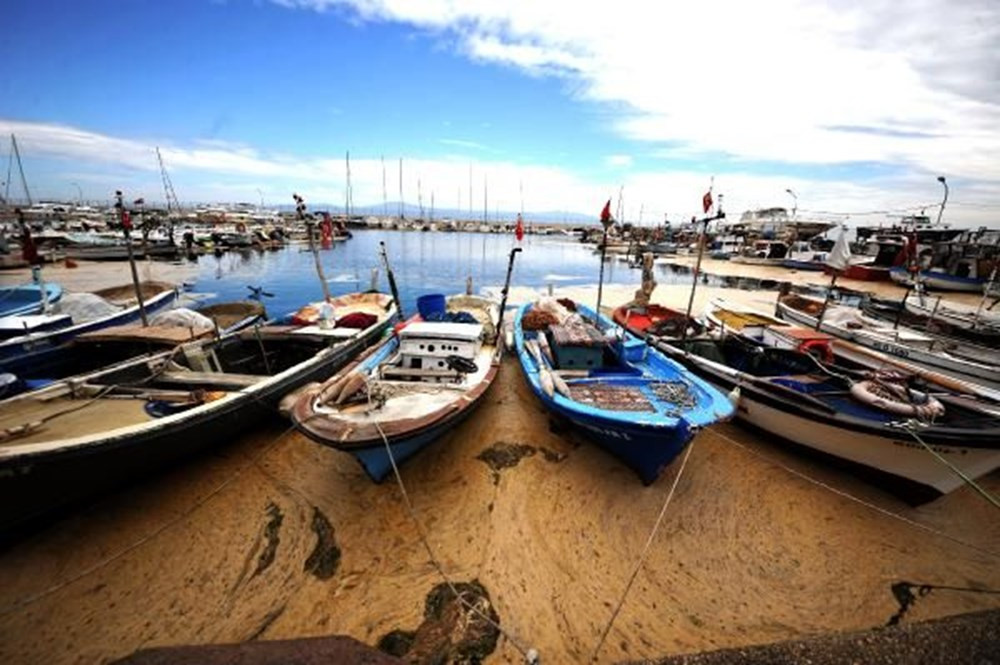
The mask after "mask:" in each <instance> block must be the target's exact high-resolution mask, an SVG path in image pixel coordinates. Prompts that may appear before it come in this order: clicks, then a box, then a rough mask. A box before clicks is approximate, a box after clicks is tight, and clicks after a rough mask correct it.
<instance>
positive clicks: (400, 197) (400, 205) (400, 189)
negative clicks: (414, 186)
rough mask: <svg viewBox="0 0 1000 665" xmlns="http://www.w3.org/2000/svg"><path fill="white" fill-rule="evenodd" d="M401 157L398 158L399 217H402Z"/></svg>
mask: <svg viewBox="0 0 1000 665" xmlns="http://www.w3.org/2000/svg"><path fill="white" fill-rule="evenodd" d="M403 205H404V204H403V158H402V157H400V158H399V219H400V220H402V219H403V212H404V210H403Z"/></svg>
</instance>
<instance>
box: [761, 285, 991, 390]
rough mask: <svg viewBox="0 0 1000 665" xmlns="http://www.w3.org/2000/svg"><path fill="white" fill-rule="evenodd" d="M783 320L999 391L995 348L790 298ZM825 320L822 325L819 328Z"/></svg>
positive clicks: (782, 301) (783, 304) (783, 303)
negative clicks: (892, 324)
mask: <svg viewBox="0 0 1000 665" xmlns="http://www.w3.org/2000/svg"><path fill="white" fill-rule="evenodd" d="M777 312H778V316H780V317H781V318H783V319H786V320H788V321H794V322H796V323H799V324H801V325H803V326H806V327H809V328H817V327H818V328H819V330H821V331H824V332H827V333H830V334H831V335H834V336H836V337H839V338H841V339H845V340H848V341H851V342H854V343H856V344H859V345H861V346H866V347H869V348H873V349H876V350H878V351H882V352H884V353H888V354H890V355H894V356H898V357H900V358H904V359H907V360H909V361H911V362H914V363H917V364H920V365H924V366H926V367H929V368H932V369H934V370H936V371H939V372H943V373H945V374H948V375H950V376H954V377H956V378H959V379H962V380H965V381H971V382H974V383H979V384H981V385H984V386H986V387H989V388H993V389H997V388H1000V356H998V354H997V352H996V351H995V350H993V349H990V348H987V347H983V346H979V345H976V344H971V343H968V342H958V341H955V340H951V339H944V338H940V337H935V336H933V335H929V334H926V333H924V332H921V331H917V330H913V329H911V328H905V327H901V326H900V327H896V326H891V325H887V324H886V323H885V322H880V321H878V320H875V319H871V318H869V317H867V316H865V315H864V314H863V313H862V312H861V311H860V310H858V309H857V308H854V307H847V306H844V305H837V304H828V303H824V302H823V301H822V300H817V299H815V298H809V297H807V296H800V295H795V294H788V295H784V296H780V297H779V298H778V305H777ZM821 316H822V325H819V324H818V323H817V321H818V319H819V318H820V317H821Z"/></svg>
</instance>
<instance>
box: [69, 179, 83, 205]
mask: <svg viewBox="0 0 1000 665" xmlns="http://www.w3.org/2000/svg"><path fill="white" fill-rule="evenodd" d="M70 184H71V185H73V186H74V187H76V196H77V198H76V204H77V205H78V206H82V205H83V190H82V189H80V184H79V183H76V182H71V183H70Z"/></svg>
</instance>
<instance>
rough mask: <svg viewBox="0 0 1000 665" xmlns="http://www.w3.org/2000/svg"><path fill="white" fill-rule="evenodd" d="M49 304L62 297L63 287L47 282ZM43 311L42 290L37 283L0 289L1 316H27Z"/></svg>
mask: <svg viewBox="0 0 1000 665" xmlns="http://www.w3.org/2000/svg"><path fill="white" fill-rule="evenodd" d="M45 291H46V293H47V295H48V300H49V304H52V303H55V302H57V301H58V300H59V299H60V298H61V297H62V287H61V286H59V285H58V284H51V283H48V282H46V284H45ZM41 311H42V290H41V289H40V288H39V287H38V285H37V284H29V285H27V286H13V287H9V288H5V289H0V316H25V315H28V314H38V313H39V312H41Z"/></svg>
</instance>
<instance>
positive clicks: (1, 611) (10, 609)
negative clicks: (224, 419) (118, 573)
mask: <svg viewBox="0 0 1000 665" xmlns="http://www.w3.org/2000/svg"><path fill="white" fill-rule="evenodd" d="M294 430H295V427H294V426H290V427H288V428H286V429H285V430H284V431H282V432H281V434H279V435H278V436H277V437H275V438H274V440H273V441H271V442H270V443H268V444H267V445H266V446H264V447H263V448H262V449H261V450H260V452H259V453H257V454H256V455H254V456H252V457H251V458H250V461H249V462H247V463H246V464H244V465H243V466H241V467H240V468H239V469H237V470H236V472H235V473H233V474H232V475H231V476H229V477H228V478H226V479H225V480H223V481H222V482H221V483H219V484H218V485H216V486H215V488H214V489H212V490H211V491H210V492H209V493H208V494H206V495H205V496H203V497H201V498H200V499H198V500H197V501H195V502H194V503H193V504H192V505H191V507H190V508H188V509H187V510H185V511H183V512H182V513H180V514H179V515H177V516H176V517H174V518H173V519H171V520H167V521H166V522H164V523H163V524H161V525H160V526H159V527H157V528H156V529H154V530H153V531H151V532H149V533H148V534H146V535H145V536H143V537H142V538H139V539H138V540H136V541H135V542H133V543H132V544H130V545H127V546H125V547H123V548H122V549H120V550H118V551H117V552H115V553H114V554H112V555H111V556H109V557H106V558H104V559H102V560H101V561H98V562H97V563H95V564H93V565H91V566H88V567H87V568H84V569H83V570H82V571H80V572H79V573H77V574H76V575H73V576H72V577H69V578H67V579H65V580H62V581H61V582H56V583H55V584H53V585H51V586H49V587H46V588H45V589H42V590H41V591H36V592H35V593H32V594H29V595H27V596H25V597H23V598H21V599H19V600H16V601H14V602H13V603H11V604H10V605H7V606H6V607H0V616H6V615H8V614H12V613H14V612H17V611H18V610H20V609H22V608H24V607H27V606H28V605H31V604H33V603H36V602H38V601H39V600H42V599H43V598H46V597H47V596H51V595H52V594H54V593H56V592H58V591H61V590H62V589H64V588H66V587H68V586H70V585H71V584H74V583H76V582H79V581H80V580H82V579H84V578H85V577H88V576H90V575H92V574H93V573H95V572H97V571H98V570H100V569H102V568H104V567H106V566H108V565H110V564H112V563H114V562H115V561H117V560H119V559H121V558H122V557H124V556H125V555H127V554H129V553H130V552H133V551H135V550H137V549H138V548H140V547H142V546H143V545H145V544H146V543H148V542H149V541H151V540H153V539H154V538H156V537H157V536H159V535H161V534H163V533H164V532H166V531H167V530H169V529H170V528H172V527H173V526H175V525H177V524H178V523H180V522H182V521H183V520H185V519H187V518H188V517H189V516H191V515H192V514H193V513H194V512H195V511H196V510H198V509H199V508H201V507H202V506H204V505H205V504H206V503H208V502H209V501H211V500H212V499H213V498H215V497H216V496H217V495H218V494H219V493H220V492H222V490H224V489H225V488H226V487H228V486H229V485H230V484H231V483H232V482H233V481H234V480H236V479H237V478H239V476H240V474H242V473H243V472H244V471H246V470H247V469H248V468H250V467H251V466H257V464H258V462H259V461H260V460H261V459H262V458H263V457H264V455H265V454H266V453H268V452H270V451H271V449H272V448H274V447H275V446H276V445H277V444H278V442H279V441H281V440H282V439H284V438H285V436H286V435H288V434H289V433H290V432H293V431H294Z"/></svg>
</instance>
